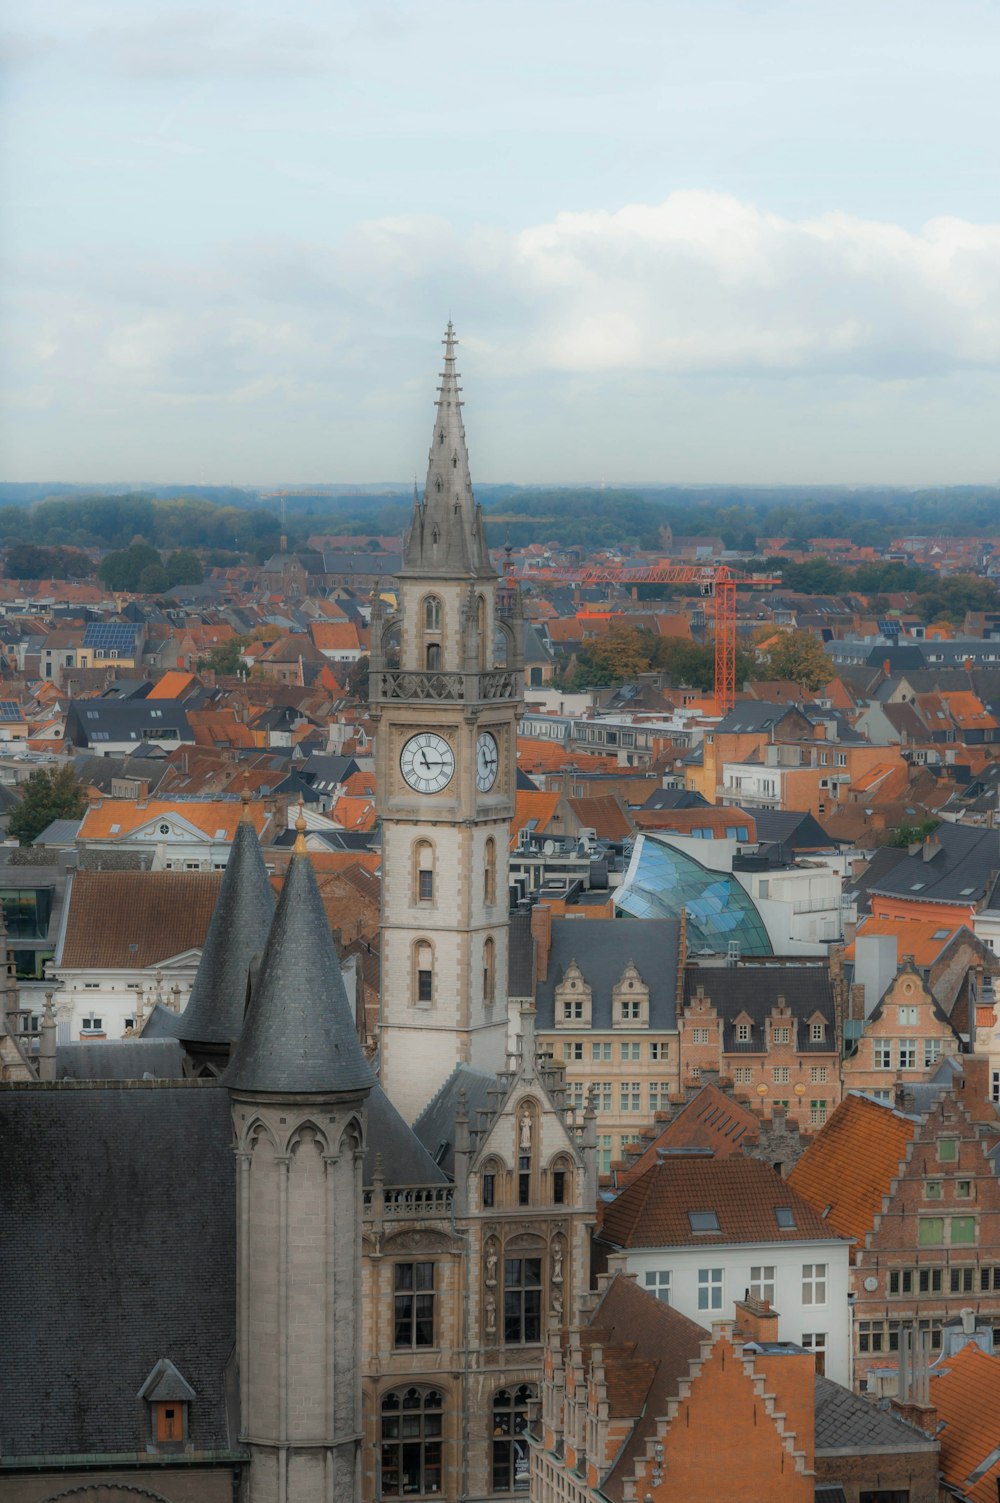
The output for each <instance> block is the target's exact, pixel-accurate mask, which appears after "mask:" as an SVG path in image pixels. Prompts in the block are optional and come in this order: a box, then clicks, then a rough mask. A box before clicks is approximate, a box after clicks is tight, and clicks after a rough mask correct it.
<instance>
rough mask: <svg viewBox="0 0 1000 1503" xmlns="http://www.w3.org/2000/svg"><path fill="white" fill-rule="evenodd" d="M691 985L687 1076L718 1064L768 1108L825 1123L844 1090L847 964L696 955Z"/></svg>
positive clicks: (683, 1042)
mask: <svg viewBox="0 0 1000 1503" xmlns="http://www.w3.org/2000/svg"><path fill="white" fill-rule="evenodd" d="M683 986H684V993H683V995H684V1002H683V1007H682V1009H681V1011H680V1014H679V1017H678V1033H679V1036H680V1062H681V1080H682V1083H684V1084H691V1083H697V1082H698V1081H699V1080H700V1079H701V1072H702V1070H713V1071H718V1072H719V1074H720V1075H723V1076H726V1077H727V1078H728V1079H730V1080H732V1081H733V1083H734V1088H735V1093H736V1095H737V1096H738V1097H739V1096H743V1097H745V1098H746V1099H748V1100H749V1099H753V1100H755V1101H757V1102H758V1103H759V1105H760V1106H761V1107H762V1109H763V1110H764V1112H765V1113H766V1114H772V1113H773V1112H774V1111H775V1109H777V1110H778V1111H780V1112H783V1113H784V1115H785V1117H786V1118H787V1120H788V1122H789V1123H790V1124H794V1125H797V1126H798V1127H800V1128H801V1129H802V1130H810V1129H811V1130H815V1129H816V1128H819V1127H822V1125H823V1123H824V1122H825V1121H826V1120H827V1117H828V1116H829V1115H830V1114H831V1113H832V1112H833V1110H834V1108H835V1107H836V1105H837V1103H838V1102H839V1100H840V1095H841V1087H840V1045H839V1039H838V1032H839V1029H838V1020H839V1016H840V1005H841V1004H840V996H841V993H842V981H841V978H840V974H839V971H838V970H837V969H836V968H835V967H834V968H833V969H832V970H831V968H830V966H829V965H826V964H823V963H816V964H813V965H807V964H799V965H758V964H753V963H748V964H742V965H737V966H721V965H716V966H709V965H699V964H691V963H689V964H688V965H687V966H686V967H685V971H684V979H683Z"/></svg>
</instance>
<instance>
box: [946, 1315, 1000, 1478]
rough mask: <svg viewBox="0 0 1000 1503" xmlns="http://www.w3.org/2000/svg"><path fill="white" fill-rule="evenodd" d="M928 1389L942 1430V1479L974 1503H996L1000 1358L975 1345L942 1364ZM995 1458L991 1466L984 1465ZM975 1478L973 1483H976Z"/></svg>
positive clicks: (999, 1472)
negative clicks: (941, 1423)
mask: <svg viewBox="0 0 1000 1503" xmlns="http://www.w3.org/2000/svg"><path fill="white" fill-rule="evenodd" d="M942 1367H943V1369H944V1370H943V1371H942V1372H940V1373H938V1372H935V1373H934V1374H933V1376H932V1381H931V1386H930V1401H931V1403H932V1404H933V1405H934V1406H935V1407H936V1409H937V1412H938V1419H939V1421H941V1420H943V1421H944V1426H943V1428H942V1429H941V1430H939V1432H938V1440H939V1441H940V1443H941V1473H942V1476H943V1477H944V1480H945V1482H946V1483H948V1485H949V1487H951V1488H954V1489H955V1492H956V1494H957V1495H958V1496H959V1497H961V1498H968V1499H970V1500H971V1503H996V1499H997V1496H998V1489H1000V1456H997V1455H996V1450H997V1446H998V1445H1000V1357H988V1356H987V1355H986V1353H985V1352H984V1351H983V1350H982V1349H981V1348H980V1347H978V1346H976V1344H975V1343H974V1342H970V1343H969V1344H968V1346H964V1347H963V1348H962V1350H961V1351H960V1352H957V1353H956V1354H955V1356H954V1357H949V1358H948V1359H947V1361H946V1362H945V1363H942ZM991 1456H993V1457H995V1459H994V1460H993V1462H992V1464H991V1465H990V1466H985V1467H984V1464H985V1462H986V1461H987V1460H988V1459H989V1458H990V1457H991ZM976 1473H979V1475H978V1476H976ZM973 1478H975V1480H973Z"/></svg>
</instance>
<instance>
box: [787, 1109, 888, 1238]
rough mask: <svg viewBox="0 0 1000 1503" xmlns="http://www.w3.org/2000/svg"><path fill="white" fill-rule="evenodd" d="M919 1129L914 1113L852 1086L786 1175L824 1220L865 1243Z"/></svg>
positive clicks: (836, 1229) (839, 1230) (833, 1228)
mask: <svg viewBox="0 0 1000 1503" xmlns="http://www.w3.org/2000/svg"><path fill="white" fill-rule="evenodd" d="M916 1130H917V1123H916V1121H915V1119H914V1118H913V1117H907V1116H904V1115H903V1113H902V1112H898V1111H896V1110H895V1109H894V1108H893V1107H891V1106H886V1105H885V1104H884V1103H883V1102H881V1101H875V1100H874V1099H873V1098H872V1097H870V1096H861V1095H857V1094H855V1093H854V1092H853V1091H852V1092H850V1093H849V1094H848V1095H847V1096H845V1097H844V1099H843V1101H842V1102H841V1103H840V1105H839V1106H838V1107H837V1110H836V1111H835V1112H834V1114H833V1116H832V1117H831V1118H830V1120H829V1121H828V1122H827V1123H826V1125H825V1126H824V1127H823V1128H821V1130H820V1131H819V1132H818V1133H817V1135H816V1137H815V1138H814V1139H813V1141H812V1142H811V1143H810V1145H809V1147H808V1148H807V1149H806V1151H805V1153H804V1154H803V1155H802V1157H801V1158H800V1159H799V1161H798V1163H797V1164H796V1165H795V1166H794V1168H793V1169H792V1172H791V1173H790V1174H789V1176H788V1184H789V1185H791V1186H792V1188H793V1189H794V1190H796V1191H797V1192H798V1193H799V1194H800V1195H802V1196H804V1198H805V1199H806V1200H808V1201H809V1202H810V1203H811V1204H812V1205H813V1206H814V1207H815V1208H816V1210H817V1211H818V1212H820V1213H822V1212H823V1211H824V1210H825V1209H826V1207H827V1206H829V1208H830V1209H829V1211H828V1212H827V1217H826V1220H827V1225H828V1226H829V1227H830V1228H831V1229H832V1230H833V1231H837V1232H842V1233H843V1234H844V1235H845V1236H848V1237H854V1238H856V1239H857V1241H858V1242H859V1243H863V1242H864V1239H865V1237H866V1236H867V1235H868V1233H869V1232H870V1231H871V1230H872V1227H873V1226H874V1223H875V1217H876V1216H878V1215H879V1214H880V1213H881V1210H882V1202H883V1200H884V1198H885V1196H886V1195H887V1194H888V1193H889V1187H890V1185H891V1183H892V1181H893V1180H894V1179H895V1178H896V1176H897V1174H898V1173H899V1168H900V1164H901V1163H902V1161H903V1159H904V1158H905V1156H906V1150H907V1147H908V1145H909V1144H910V1143H911V1142H912V1140H913V1136H914V1134H915V1132H916Z"/></svg>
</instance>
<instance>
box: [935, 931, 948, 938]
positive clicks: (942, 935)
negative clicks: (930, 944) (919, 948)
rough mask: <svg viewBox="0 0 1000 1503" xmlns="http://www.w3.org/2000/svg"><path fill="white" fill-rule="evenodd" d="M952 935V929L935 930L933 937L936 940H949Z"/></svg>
mask: <svg viewBox="0 0 1000 1503" xmlns="http://www.w3.org/2000/svg"><path fill="white" fill-rule="evenodd" d="M950 933H951V930H950V929H935V931H934V935H933V937H934V939H947V938H948V935H949V934H950Z"/></svg>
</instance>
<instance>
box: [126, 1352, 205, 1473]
mask: <svg viewBox="0 0 1000 1503" xmlns="http://www.w3.org/2000/svg"><path fill="white" fill-rule="evenodd" d="M136 1397H137V1398H138V1399H139V1401H140V1402H141V1403H142V1404H144V1405H145V1406H146V1437H147V1439H146V1449H147V1450H149V1451H182V1450H186V1449H187V1447H188V1436H189V1419H190V1408H191V1405H192V1404H193V1403H194V1401H195V1397H196V1395H195V1391H194V1389H193V1388H192V1387H191V1385H190V1383H189V1382H188V1381H187V1379H186V1378H184V1377H183V1376H182V1375H181V1373H180V1372H178V1370H177V1368H176V1367H175V1366H174V1364H173V1363H172V1362H171V1360H170V1358H169V1357H161V1358H160V1360H159V1362H157V1364H156V1366H155V1367H154V1368H153V1370H152V1372H151V1373H150V1374H149V1377H148V1378H147V1379H146V1381H145V1383H144V1384H143V1385H142V1387H141V1388H140V1389H139V1392H138V1394H137V1395H136Z"/></svg>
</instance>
